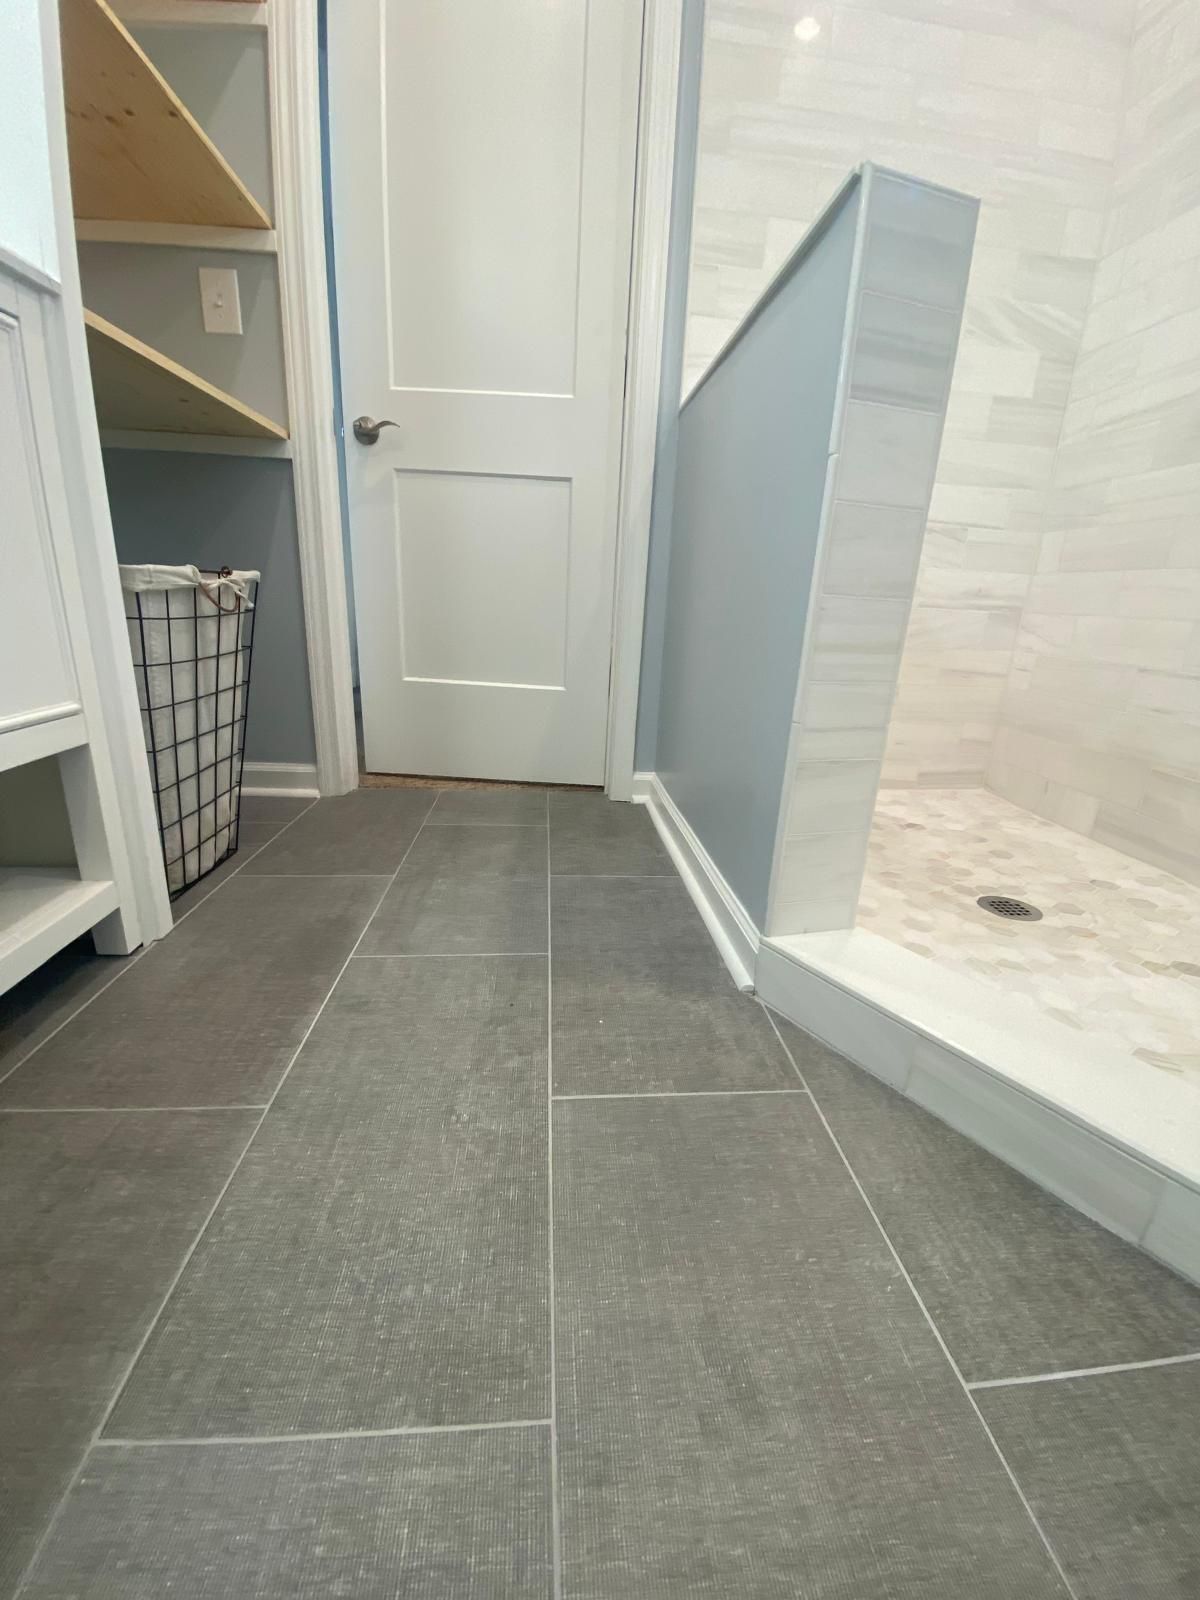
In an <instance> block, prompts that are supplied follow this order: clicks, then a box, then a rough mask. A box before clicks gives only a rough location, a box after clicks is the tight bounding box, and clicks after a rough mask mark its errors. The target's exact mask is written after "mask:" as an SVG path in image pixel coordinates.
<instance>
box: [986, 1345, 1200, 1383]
mask: <svg viewBox="0 0 1200 1600" xmlns="http://www.w3.org/2000/svg"><path fill="white" fill-rule="evenodd" d="M1189 1361H1200V1350H1197V1351H1194V1352H1193V1353H1192V1354H1191V1355H1186V1356H1158V1357H1157V1358H1156V1359H1155V1360H1152V1361H1116V1362H1114V1363H1113V1364H1112V1365H1111V1366H1108V1367H1072V1368H1071V1369H1070V1370H1069V1371H1065V1372H1038V1373H1035V1374H1034V1375H1033V1376H1032V1377H1028V1378H978V1379H976V1381H975V1382H974V1383H968V1385H967V1388H968V1389H971V1390H976V1389H1017V1388H1020V1387H1021V1386H1022V1385H1024V1384H1027V1383H1061V1382H1063V1381H1064V1380H1065V1379H1067V1378H1104V1377H1107V1376H1108V1375H1109V1374H1110V1373H1113V1372H1145V1371H1147V1370H1148V1369H1149V1368H1152V1367H1181V1366H1184V1365H1185V1364H1186V1363H1187V1362H1189Z"/></svg>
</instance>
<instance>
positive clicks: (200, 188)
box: [61, 0, 271, 228]
mask: <svg viewBox="0 0 1200 1600" xmlns="http://www.w3.org/2000/svg"><path fill="white" fill-rule="evenodd" d="M61 21H62V47H63V75H64V80H65V88H66V102H67V139H68V145H69V154H70V162H71V190H72V194H73V196H74V206H75V215H76V216H77V217H80V218H84V219H87V220H89V221H109V222H185V223H193V224H206V225H207V226H209V227H220V228H269V227H270V226H271V219H270V217H269V216H268V215H267V213H266V212H265V211H264V210H263V208H262V206H260V205H259V203H258V201H257V200H256V199H255V198H254V196H253V195H252V194H251V193H250V191H249V190H248V189H247V188H246V186H245V184H244V183H243V182H242V181H241V179H240V178H239V177H238V175H237V173H236V172H234V170H233V168H232V167H231V166H230V165H229V163H228V161H226V160H225V157H224V156H223V155H222V154H221V152H220V151H219V150H218V149H217V147H216V145H215V144H213V142H212V140H211V139H210V138H209V137H208V135H207V134H206V133H205V131H204V129H203V128H202V127H201V126H200V124H199V123H198V122H197V121H196V119H195V117H193V116H192V114H191V112H190V111H189V110H188V109H187V107H186V106H185V105H184V104H183V102H182V100H180V98H179V96H178V95H177V94H176V93H175V91H174V90H173V89H172V88H171V86H170V84H169V83H168V82H167V81H166V79H165V78H164V77H163V75H162V74H161V73H160V72H159V71H158V69H157V67H155V65H154V63H153V62H152V61H151V60H150V58H149V56H147V54H146V52H145V51H144V50H143V49H142V47H141V46H140V45H139V44H138V42H137V40H136V39H134V37H133V36H132V34H131V33H130V32H129V30H128V29H127V28H126V27H125V26H124V24H123V23H122V22H121V20H120V18H119V17H117V15H116V14H115V13H114V12H113V11H112V9H111V8H110V7H109V6H108V5H106V4H105V0H62V9H61Z"/></svg>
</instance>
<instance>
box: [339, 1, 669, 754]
mask: <svg viewBox="0 0 1200 1600" xmlns="http://www.w3.org/2000/svg"><path fill="white" fill-rule="evenodd" d="M641 24H642V6H641V0H590V3H589V0H456V3H455V4H454V5H444V4H441V3H438V0H387V3H385V0H370V3H365V0H364V3H362V4H357V5H355V6H353V7H340V8H337V9H336V10H335V11H334V12H333V13H332V14H331V17H330V125H331V142H332V166H333V211H334V238H335V249H336V260H337V283H338V301H339V317H338V326H339V338H340V345H341V363H342V394H343V403H344V407H345V411H346V414H347V418H350V417H354V416H356V415H360V414H366V415H369V416H373V417H375V418H381V419H382V418H387V419H391V420H393V421H394V422H395V423H396V426H395V427H394V428H386V429H384V430H383V432H382V433H381V434H380V437H379V440H378V442H377V443H376V444H373V445H363V444H360V443H358V442H356V440H355V439H354V438H353V437H352V436H351V434H350V431H349V424H348V425H347V441H346V452H347V464H348V479H349V498H350V520H351V539H352V551H353V561H354V573H355V597H356V606H357V613H358V634H359V655H360V663H361V676H362V693H363V718H364V731H365V740H366V756H367V766H368V767H369V768H371V769H372V770H377V771H392V772H424V773H435V774H444V775H447V776H463V777H479V778H507V779H521V780H527V781H549V782H564V783H593V784H595V783H600V782H602V781H603V778H604V755H605V734H606V725H607V711H608V680H609V657H610V648H611V631H612V599H613V566H614V547H615V536H616V517H617V495H618V480H619V471H620V449H621V417H622V398H623V380H624V366H625V336H626V319H627V314H628V300H629V268H630V237H631V228H632V204H633V176H634V158H635V148H636V135H637V105H638V74H639V60H640V47H641Z"/></svg>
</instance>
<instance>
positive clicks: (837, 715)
mask: <svg viewBox="0 0 1200 1600" xmlns="http://www.w3.org/2000/svg"><path fill="white" fill-rule="evenodd" d="M892 694H893V689H892V685H891V684H890V683H886V682H885V683H813V682H810V683H808V684H807V685H804V686H802V687H801V694H800V697H799V704H798V706H797V711H796V721H797V723H798V724H799V727H798V730H797V733H796V757H797V759H798V760H800V761H854V760H864V761H865V760H871V759H877V758H878V757H880V756H882V754H883V747H884V744H885V742H886V740H887V727H888V717H889V714H890V712H891V709H892Z"/></svg>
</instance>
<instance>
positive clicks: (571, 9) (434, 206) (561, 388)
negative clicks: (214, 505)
mask: <svg viewBox="0 0 1200 1600" xmlns="http://www.w3.org/2000/svg"><path fill="white" fill-rule="evenodd" d="M585 12H586V7H585V6H584V5H582V4H577V3H573V4H559V5H538V6H529V5H511V4H505V3H501V4H496V3H495V0H467V4H465V5H462V4H458V3H456V4H455V5H451V6H446V5H442V6H427V5H414V4H407V5H400V6H393V7H392V8H391V9H390V11H389V12H388V13H387V14H386V17H385V22H384V30H383V48H382V52H381V55H382V60H383V64H384V80H385V94H386V102H385V105H386V116H387V148H388V151H389V153H391V152H398V153H400V152H412V153H413V155H414V156H415V157H416V159H406V158H405V156H404V155H403V154H399V156H398V159H391V160H389V163H388V171H387V177H386V179H385V183H386V201H387V208H388V239H387V244H388V259H389V261H390V262H391V268H392V270H391V275H390V285H389V286H390V290H391V294H390V297H389V304H390V311H391V315H390V319H389V320H390V334H391V337H390V346H391V351H392V382H393V385H394V386H395V387H397V388H415V389H450V390H456V389H463V390H475V391H487V390H494V391H496V392H498V393H511V394H570V393H571V391H572V389H573V388H574V379H575V289H576V281H577V277H578V262H579V180H580V166H581V157H582V132H583V129H582V120H583V117H582V113H583V86H584V44H585V39H584V33H585V21H586V17H585ZM548 130H553V136H552V137H548V136H547V133H548ZM413 241H418V242H419V248H417V249H413V248H412V243H413ZM448 268H449V270H447V269H448Z"/></svg>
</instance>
